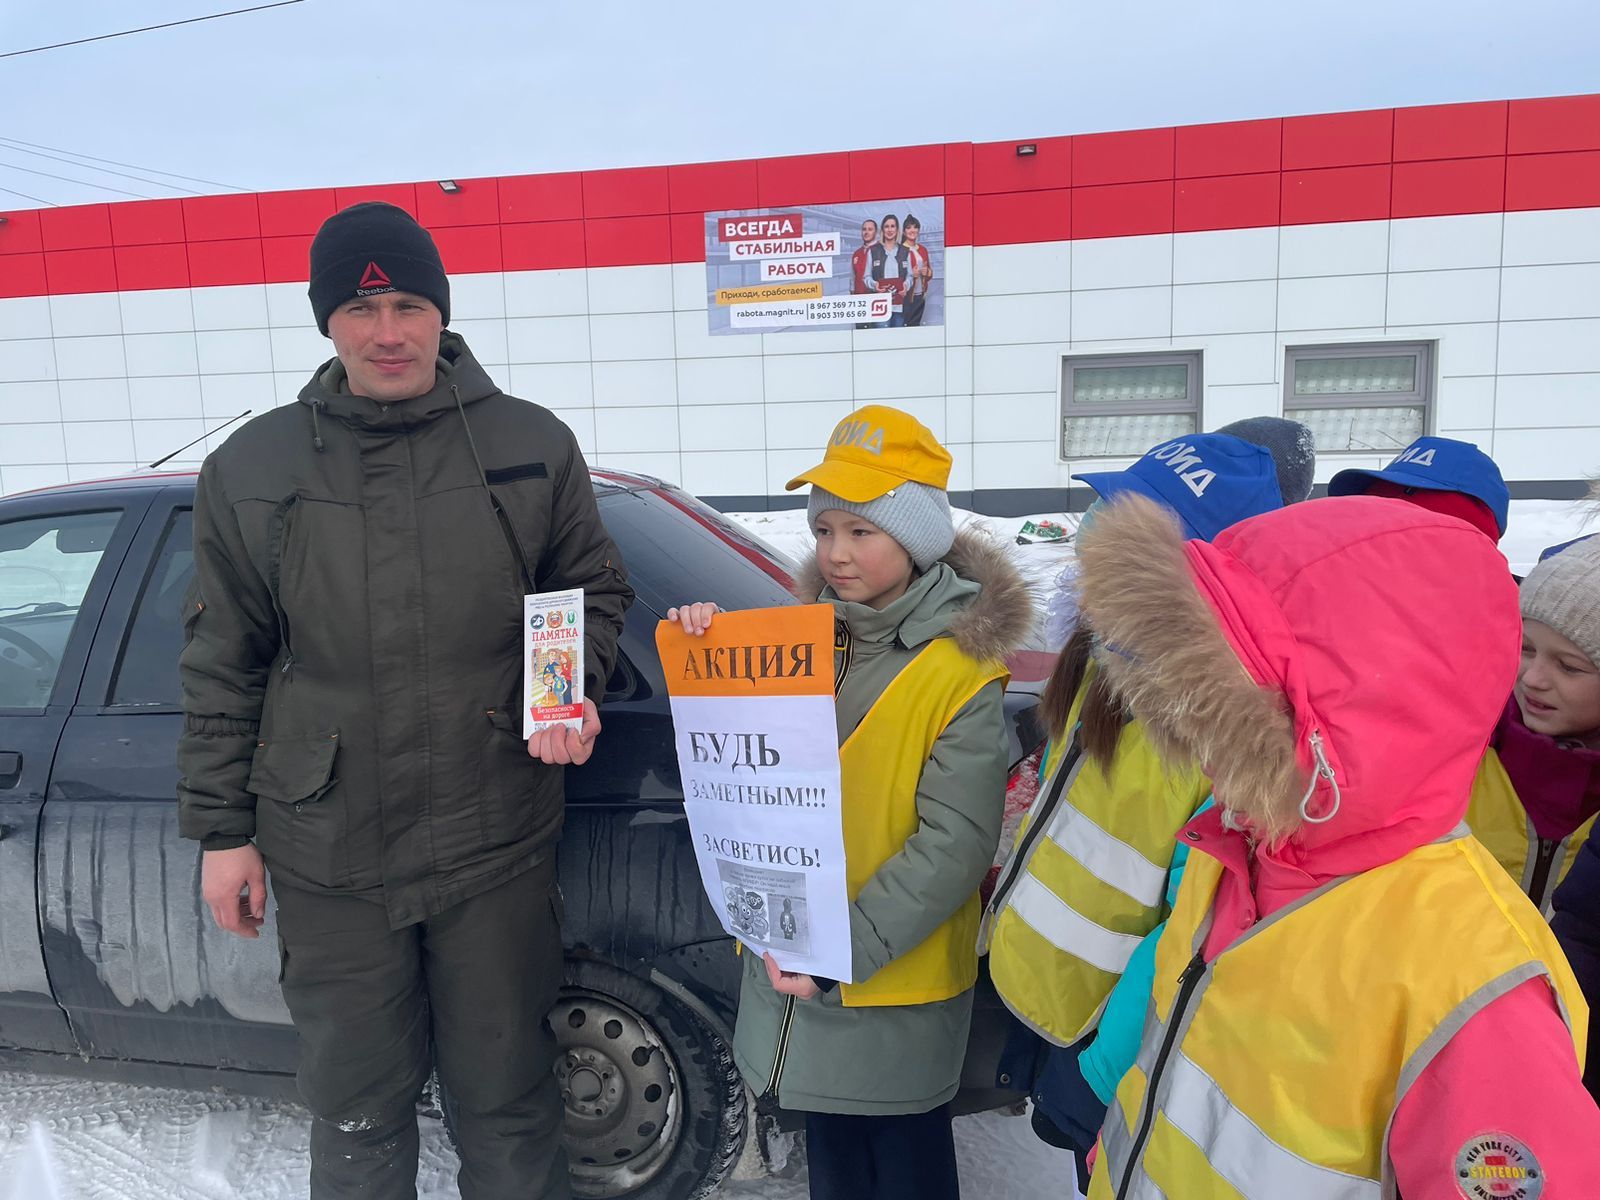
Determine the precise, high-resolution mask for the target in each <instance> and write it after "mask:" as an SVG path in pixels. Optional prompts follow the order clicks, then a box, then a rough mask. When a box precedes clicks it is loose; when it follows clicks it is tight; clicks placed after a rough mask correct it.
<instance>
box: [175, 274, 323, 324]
mask: <svg viewBox="0 0 1600 1200" xmlns="http://www.w3.org/2000/svg"><path fill="white" fill-rule="evenodd" d="M191 295H192V297H193V303H194V327H195V328H196V329H259V328H260V327H261V326H263V325H266V324H267V323H268V319H267V288H266V285H265V284H261V283H257V284H253V285H250V286H245V287H203V288H195V289H194V291H193V292H192V293H191ZM300 320H301V321H302V322H304V323H305V324H306V325H308V326H310V327H311V328H312V329H313V330H315V328H316V326H315V324H314V321H313V318H312V316H311V305H310V304H309V303H307V302H306V299H305V296H304V294H303V293H302V295H301V297H300ZM317 336H318V337H321V336H322V335H321V334H318V335H317Z"/></svg>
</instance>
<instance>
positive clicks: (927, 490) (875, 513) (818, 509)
mask: <svg viewBox="0 0 1600 1200" xmlns="http://www.w3.org/2000/svg"><path fill="white" fill-rule="evenodd" d="M832 508H837V509H839V510H840V511H842V512H847V513H854V514H855V515H856V516H858V517H861V518H863V519H864V520H868V521H871V522H872V523H873V524H874V525H876V526H877V527H878V528H879V529H881V530H883V531H884V532H885V533H887V534H888V535H889V536H890V537H892V538H893V539H894V540H895V541H897V542H899V543H900V545H901V546H903V547H904V548H905V552H906V553H907V554H909V555H910V556H911V561H912V562H914V563H916V564H917V570H919V571H926V570H927V569H928V568H929V567H931V566H933V564H934V563H936V562H938V561H939V560H940V559H941V558H943V557H944V556H945V555H946V554H948V553H950V547H951V545H952V544H953V543H954V542H955V540H956V527H955V522H954V521H952V520H951V518H950V497H949V496H948V495H946V494H945V491H944V489H943V488H936V487H929V486H928V485H927V484H925V483H911V482H906V483H900V484H896V485H895V486H894V487H892V488H890V489H889V490H888V491H887V492H885V493H884V494H883V495H881V496H879V497H878V498H877V499H875V500H867V501H864V502H863V503H860V504H856V503H854V502H852V501H849V500H845V499H843V498H842V497H840V496H835V495H834V494H833V493H832V492H829V491H825V490H824V489H822V488H820V487H817V486H816V485H815V484H813V485H812V487H811V497H810V499H808V500H807V501H806V518H807V520H809V521H811V522H812V523H813V524H815V523H816V520H817V516H818V514H820V513H825V512H827V511H828V510H829V509H832Z"/></svg>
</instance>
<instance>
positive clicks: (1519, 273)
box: [1500, 263, 1600, 321]
mask: <svg viewBox="0 0 1600 1200" xmlns="http://www.w3.org/2000/svg"><path fill="white" fill-rule="evenodd" d="M1561 317H1600V263H1572V264H1568V265H1562V266H1547V267H1507V268H1506V269H1505V270H1503V271H1502V272H1500V319H1501V320H1502V321H1544V320H1555V319H1558V318H1561Z"/></svg>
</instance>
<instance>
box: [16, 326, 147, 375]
mask: <svg viewBox="0 0 1600 1200" xmlns="http://www.w3.org/2000/svg"><path fill="white" fill-rule="evenodd" d="M11 344H12V345H14V346H15V345H21V344H24V343H18V342H13V343H11ZM55 354H56V373H57V377H58V378H61V379H121V378H123V377H124V376H126V375H127V373H128V368H127V361H126V360H125V359H124V358H123V355H122V335H121V334H107V335H105V336H102V337H72V338H57V339H56V341H55Z"/></svg>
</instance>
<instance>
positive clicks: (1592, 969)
mask: <svg viewBox="0 0 1600 1200" xmlns="http://www.w3.org/2000/svg"><path fill="white" fill-rule="evenodd" d="M1554 905H1555V916H1554V918H1553V919H1552V920H1551V922H1550V925H1551V928H1552V929H1554V930H1555V934H1556V937H1557V939H1558V940H1559V941H1560V942H1561V948H1562V949H1563V950H1565V951H1566V952H1567V961H1568V962H1570V963H1571V964H1572V970H1573V972H1574V973H1575V974H1576V975H1577V976H1578V983H1579V985H1580V986H1581V987H1582V988H1583V995H1584V998H1585V999H1587V1000H1588V1001H1589V1046H1590V1051H1589V1065H1588V1067H1587V1068H1586V1069H1585V1070H1584V1073H1583V1085H1584V1087H1586V1088H1588V1089H1589V1094H1590V1095H1591V1096H1593V1097H1594V1098H1595V1100H1596V1102H1597V1103H1600V1054H1597V1053H1596V1051H1595V1047H1596V1046H1597V1045H1600V1043H1597V1042H1596V1040H1595V1039H1596V1038H1597V1037H1600V1022H1597V1021H1596V1019H1595V1017H1596V1013H1600V837H1591V838H1590V839H1589V840H1588V841H1586V842H1585V843H1584V844H1583V848H1582V849H1581V850H1579V851H1578V855H1577V857H1576V858H1575V859H1574V860H1573V862H1572V869H1571V870H1570V871H1568V872H1567V877H1566V878H1565V879H1563V880H1562V881H1561V886H1560V887H1559V888H1557V889H1556V894H1555V901H1554Z"/></svg>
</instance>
